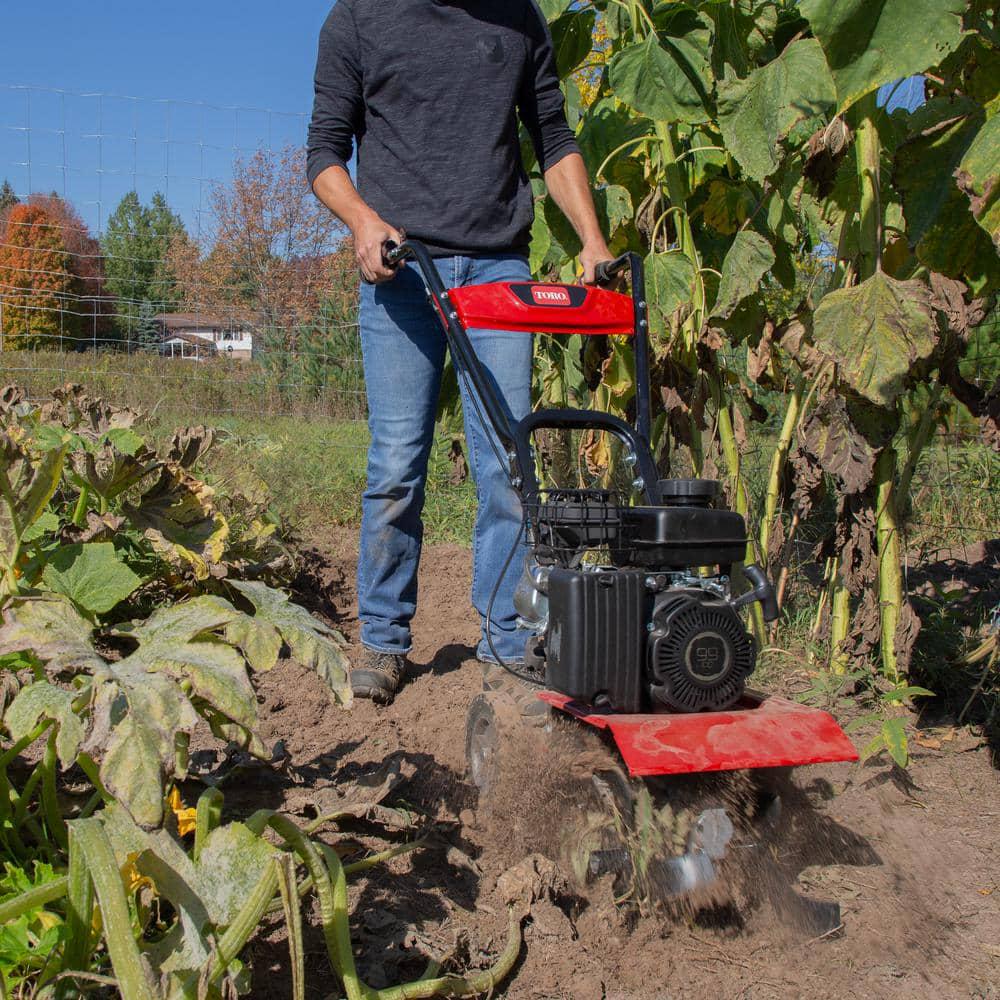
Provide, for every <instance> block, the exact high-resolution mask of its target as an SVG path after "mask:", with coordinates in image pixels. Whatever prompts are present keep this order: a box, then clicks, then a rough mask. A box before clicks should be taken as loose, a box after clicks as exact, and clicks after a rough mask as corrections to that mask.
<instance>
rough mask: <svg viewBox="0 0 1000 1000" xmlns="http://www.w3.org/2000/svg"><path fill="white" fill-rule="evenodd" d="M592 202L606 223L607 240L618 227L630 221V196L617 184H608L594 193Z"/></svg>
mask: <svg viewBox="0 0 1000 1000" xmlns="http://www.w3.org/2000/svg"><path fill="white" fill-rule="evenodd" d="M594 201H595V202H596V204H597V210H598V212H599V213H600V216H601V218H602V219H604V220H605V221H606V222H607V229H606V232H607V234H608V237H609V239H610V238H611V237H613V236H614V234H615V233H616V232H617V231H618V228H619V226H621V225H623V224H624V223H626V222H631V221H632V196H631V195H630V194H629V193H628V191H627V190H626V189H625V188H623V187H621V186H620V185H618V184H609V185H608V186H607V187H605V188H600V189H599V190H598V191H596V192H595V195H594Z"/></svg>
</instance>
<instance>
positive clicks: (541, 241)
mask: <svg viewBox="0 0 1000 1000" xmlns="http://www.w3.org/2000/svg"><path fill="white" fill-rule="evenodd" d="M551 247H552V234H551V233H550V232H549V226H548V223H547V222H546V221H545V213H544V211H536V212H535V222H534V224H533V225H532V227H531V257H530V258H529V261H528V263H529V266H530V267H531V273H532V274H534V275H540V274H541V270H542V266H543V265H544V263H545V258H546V257H547V256H548V253H549V250H550V249H551Z"/></svg>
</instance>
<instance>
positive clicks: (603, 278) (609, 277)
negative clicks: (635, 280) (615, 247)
mask: <svg viewBox="0 0 1000 1000" xmlns="http://www.w3.org/2000/svg"><path fill="white" fill-rule="evenodd" d="M631 257H632V255H631V254H627V253H623V254H622V255H621V256H620V257H616V258H615V259H614V260H602V261H601V262H600V264H598V265H597V267H595V268H594V283H595V284H598V285H610V284H611V282H612V281H613V280H614V277H615V275H616V274H618V273H619V272H620V271H624V270H625V268H627V267H628V266H629V264H630V263H631Z"/></svg>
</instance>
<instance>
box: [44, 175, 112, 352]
mask: <svg viewBox="0 0 1000 1000" xmlns="http://www.w3.org/2000/svg"><path fill="white" fill-rule="evenodd" d="M28 204H29V205H34V206H35V207H36V208H40V209H41V210H42V211H43V212H44V213H45V214H46V216H47V217H48V218H49V219H51V220H52V222H53V224H54V225H55V226H56V227H57V228H58V230H59V236H60V238H61V239H62V242H63V246H64V248H65V250H66V255H67V261H66V266H67V268H68V270H69V271H70V272H71V273H72V274H73V275H74V277H75V278H76V279H77V280H76V282H75V288H74V292H73V296H74V298H73V299H72V301H68V302H67V303H66V307H65V308H66V310H67V311H69V312H72V313H73V314H74V318H75V321H76V325H77V327H78V328H79V335H80V337H82V338H84V339H87V340H90V341H91V343H93V344H98V343H106V342H107V341H108V339H109V338H110V337H111V333H112V321H113V318H114V308H113V303H112V302H111V300H110V297H109V295H108V291H107V287H106V281H105V272H104V260H103V258H102V254H101V245H100V243H99V242H98V241H97V240H96V239H95V238H94V237H93V236H92V235H91V233H90V230H89V228H88V227H87V223H86V222H84V220H83V217H82V216H81V215H80V213H79V212H78V211H77V210H76V208H74V206H73V205H72V204H71V203H70V202H69V201H67V200H66V199H65V198H62V197H60V196H59V195H58V194H56V193H55V192H53V193H52V194H33V195H31V196H30V197H29V198H28Z"/></svg>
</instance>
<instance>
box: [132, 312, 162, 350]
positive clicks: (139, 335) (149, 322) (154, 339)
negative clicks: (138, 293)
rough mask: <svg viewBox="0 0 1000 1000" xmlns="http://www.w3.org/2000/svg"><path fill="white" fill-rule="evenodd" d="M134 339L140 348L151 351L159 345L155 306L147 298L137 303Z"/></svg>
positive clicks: (158, 328)
mask: <svg viewBox="0 0 1000 1000" xmlns="http://www.w3.org/2000/svg"><path fill="white" fill-rule="evenodd" d="M135 340H136V341H137V342H138V347H139V349H140V350H146V351H152V350H156V348H158V347H159V346H160V327H159V324H158V323H157V322H156V307H155V306H154V305H153V303H152V302H150V301H149V300H148V299H144V300H143V301H142V302H140V303H139V309H138V313H137V315H136V329H135Z"/></svg>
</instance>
